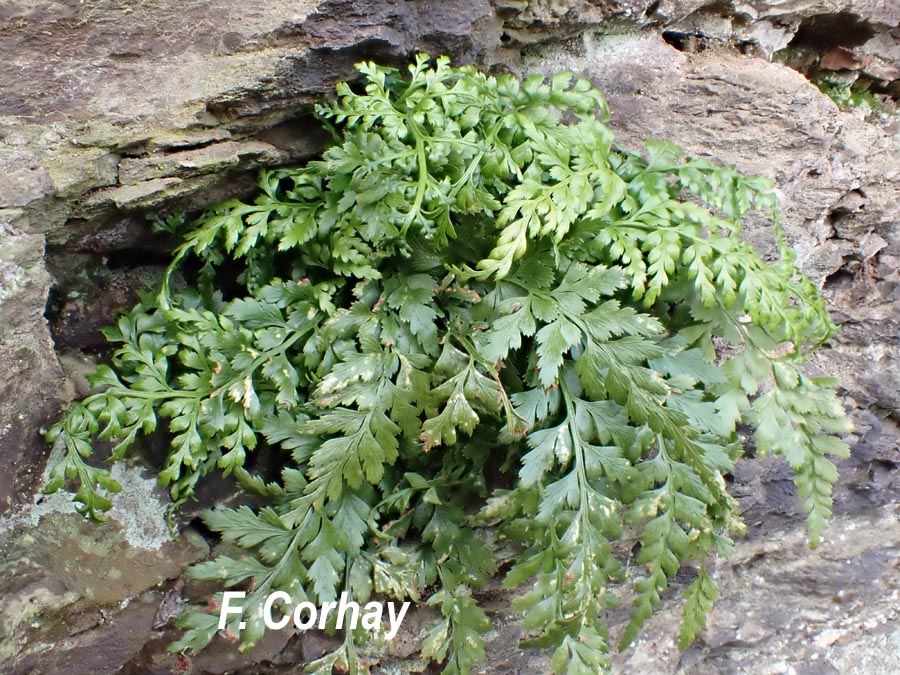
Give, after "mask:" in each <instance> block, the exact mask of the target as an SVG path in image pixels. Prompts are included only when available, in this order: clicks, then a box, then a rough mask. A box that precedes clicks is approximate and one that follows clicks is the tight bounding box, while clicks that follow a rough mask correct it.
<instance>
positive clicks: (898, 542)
mask: <svg viewBox="0 0 900 675" xmlns="http://www.w3.org/2000/svg"><path fill="white" fill-rule="evenodd" d="M126 4H127V6H126ZM898 24H900V7H898V6H897V4H896V3H895V2H893V1H892V0H835V1H834V2H828V3H825V2H821V1H820V0H777V1H776V0H747V1H745V2H737V1H736V0H726V1H725V2H711V1H709V0H661V1H651V0H590V1H588V0H492V1H491V2H488V0H465V1H463V0H449V1H444V2H436V1H433V0H421V1H417V2H401V1H400V0H363V1H362V2H359V1H356V2H353V1H351V0H330V1H328V2H316V1H315V0H309V1H303V2H296V1H292V2H286V1H284V0H276V1H273V2H267V3H248V2H244V1H243V0H237V1H236V2H232V3H219V4H218V5H214V6H213V5H210V4H209V3H201V2H194V1H193V0H188V1H186V2H182V3H178V4H175V3H169V2H163V1H162V0H150V1H148V2H141V3H116V2H106V1H98V2H91V3H80V2H75V1H69V0H66V1H64V2H44V1H42V0H12V1H10V2H6V3H3V4H2V5H0V55H2V56H0V59H2V61H3V62H4V67H3V68H0V387H2V391H3V392H5V393H7V395H6V396H3V397H0V461H2V462H3V464H4V466H5V467H6V470H5V471H4V472H2V473H0V512H3V511H5V512H6V513H5V514H3V516H2V519H0V531H2V532H4V533H3V534H0V549H2V550H0V588H2V589H3V597H4V600H7V599H9V600H10V602H5V605H4V610H3V611H4V612H5V613H2V614H0V662H2V663H4V664H11V665H9V666H6V665H4V667H7V670H3V668H2V667H0V672H2V673H5V672H14V673H20V672H21V673H26V672H46V673H51V672H53V673H56V672H59V673H71V674H77V673H102V672H115V671H117V670H119V672H125V673H133V674H135V675H137V674H140V675H144V674H146V673H168V672H171V671H172V669H173V668H176V667H179V664H178V662H177V660H176V659H175V657H173V656H169V655H167V654H166V653H165V646H166V644H167V643H168V642H169V641H170V640H171V639H172V638H173V637H174V636H175V635H176V631H175V629H173V628H172V627H171V623H170V619H171V618H172V616H174V615H175V614H177V611H178V609H179V608H180V607H181V606H182V605H183V604H184V602H186V601H187V600H192V601H202V600H203V598H208V597H209V596H210V595H211V594H212V592H213V590H214V589H211V588H209V587H203V586H198V585H196V584H195V585H192V584H187V585H186V584H185V583H184V582H183V581H176V579H177V578H178V577H179V576H180V574H181V568H182V566H183V565H184V564H186V563H188V562H190V561H193V560H196V559H199V558H201V557H202V556H204V555H205V554H206V553H205V552H206V548H205V544H204V543H203V542H202V541H200V540H199V539H198V538H196V537H194V535H188V536H186V537H183V538H182V539H181V540H180V541H179V542H178V543H166V544H162V543H161V542H159V543H158V545H159V546H163V548H162V549H154V548H153V547H152V546H151V547H150V549H151V550H148V548H147V542H148V541H156V540H158V538H159V537H158V534H159V533H158V532H156V533H155V534H154V532H155V531H154V530H153V528H150V530H144V529H142V528H141V526H140V524H141V521H140V519H138V520H137V521H136V520H135V518H134V517H132V518H131V519H130V520H129V518H128V517H127V516H125V515H123V517H122V519H120V521H118V522H113V523H111V524H110V525H108V526H104V528H105V529H102V530H97V529H95V528H92V526H89V525H87V524H83V523H79V520H78V518H77V517H76V516H74V515H71V514H70V515H63V514H61V513H57V512H55V509H57V503H56V502H46V501H45V502H42V503H41V504H38V505H36V506H35V504H34V502H35V500H37V499H39V498H37V497H35V496H34V492H35V490H36V489H37V488H38V487H39V484H40V482H41V474H42V472H43V470H44V466H45V464H46V460H47V455H48V453H49V448H47V447H46V446H45V444H44V443H43V441H42V440H41V439H40V437H39V434H38V429H39V428H40V427H41V426H43V425H47V424H49V423H50V422H51V421H52V420H53V419H55V417H56V415H57V414H58V410H59V406H60V404H61V403H63V402H64V401H66V400H69V399H71V398H73V397H74V396H76V395H81V394H83V393H84V392H85V391H86V387H87V383H86V381H85V380H84V373H85V372H86V371H88V370H90V366H91V364H92V362H93V361H95V360H96V359H97V358H102V357H103V353H104V352H103V350H104V347H103V341H102V339H100V338H98V333H97V331H98V329H99V328H100V327H101V326H103V325H105V324H107V323H109V321H110V320H111V319H112V318H113V317H114V315H115V312H116V311H117V310H118V309H120V308H123V307H126V306H129V305H131V304H132V303H133V301H134V298H135V293H136V291H137V290H138V289H140V288H144V287H147V286H151V285H152V284H153V283H155V281H156V280H157V279H158V275H159V273H160V269H161V268H162V266H163V265H164V264H165V262H166V259H167V256H168V251H169V250H170V249H171V247H172V245H173V242H171V241H169V240H166V239H165V238H163V237H162V236H161V235H157V234H154V233H153V232H152V231H151V230H150V228H149V227H148V225H147V219H146V215H147V213H148V212H161V213H163V214H166V213H169V212H171V211H174V210H177V209H186V210H188V211H189V212H195V211H197V210H198V209H200V208H202V207H203V206H204V205H206V204H209V203H211V202H215V201H217V200H220V199H222V198H225V197H230V196H245V195H247V194H249V193H250V192H252V189H253V184H254V176H255V172H256V170H257V169H258V168H259V167H261V166H273V165H278V164H288V163H296V162H302V161H305V160H306V159H308V158H309V157H311V156H313V155H314V154H315V153H316V152H317V150H318V148H319V147H321V144H322V142H323V135H322V134H321V132H319V131H318V130H317V129H316V128H315V124H314V123H313V122H311V121H310V119H309V117H308V114H307V113H308V111H309V109H310V107H311V105H312V104H313V103H314V102H315V101H317V100H319V99H320V97H322V96H324V95H328V94H329V93H330V92H331V91H332V89H333V85H334V83H335V82H337V81H339V80H341V79H344V78H347V77H350V76H352V74H353V71H352V65H353V63H354V62H356V61H359V60H362V59H375V60H380V61H385V62H391V63H402V62H404V61H406V60H407V59H408V57H409V56H410V55H411V54H412V53H413V52H414V51H416V50H425V51H428V52H431V53H434V54H437V53H448V54H450V55H451V56H452V57H453V58H454V59H455V60H456V61H457V62H473V63H477V64H479V65H481V66H482V67H484V68H495V69H497V70H509V71H513V72H517V73H520V74H524V73H532V72H543V73H550V72H554V71H557V70H560V69H570V70H574V71H577V72H578V73H580V74H583V75H585V76H587V77H589V78H591V79H592V80H593V81H594V82H595V84H597V85H598V86H599V87H600V88H601V89H602V90H603V91H604V92H605V94H606V96H607V98H608V99H609V103H610V108H611V110H612V115H613V116H612V119H611V121H610V124H611V126H612V128H613V130H614V131H615V134H616V137H617V139H618V141H619V142H620V143H621V144H623V145H625V146H627V147H629V148H633V149H637V148H639V147H640V145H641V143H642V142H643V140H644V139H646V138H664V139H670V140H673V141H675V142H677V143H679V144H680V145H682V146H683V147H685V148H686V150H687V151H688V153H689V154H692V155H695V156H703V157H709V158H711V159H714V160H716V161H720V162H723V163H728V164H732V165H734V166H736V167H737V168H738V169H740V170H741V171H744V172H747V173H760V174H765V175H768V176H770V177H772V178H773V179H774V180H775V182H776V184H777V186H778V189H779V190H780V191H781V193H782V194H783V197H784V199H783V203H782V209H783V221H784V226H785V229H786V231H787V234H788V237H789V239H790V240H791V242H792V243H793V244H794V245H795V246H796V248H797V249H798V253H799V260H800V262H801V264H802V266H803V268H804V269H805V270H806V271H807V273H808V274H809V275H810V276H811V277H812V278H813V279H814V280H816V282H817V283H818V284H819V285H820V286H821V287H822V289H823V292H824V293H825V294H826V297H827V298H828V300H829V304H830V307H831V309H832V312H833V315H834V317H835V319H836V320H837V321H838V322H839V323H840V324H842V326H843V330H842V332H841V333H840V335H839V336H837V338H836V339H835V340H833V342H832V344H831V345H830V346H829V349H826V350H824V351H823V352H822V353H821V354H819V355H817V356H816V357H815V359H814V361H813V362H812V363H811V364H810V367H811V369H812V370H813V371H815V372H816V373H822V374H835V375H837V376H838V377H839V379H840V381H841V383H842V386H843V388H844V393H845V401H846V404H847V405H848V407H849V408H850V409H851V410H853V412H854V418H855V421H856V427H857V429H856V434H855V436H854V447H853V456H852V457H851V458H850V459H849V460H847V461H846V462H844V463H843V465H842V466H841V467H840V468H841V475H842V481H841V483H840V484H839V487H838V489H837V491H836V506H835V512H836V517H835V521H834V523H833V525H832V528H831V530H830V535H831V540H830V541H829V542H828V543H827V544H826V545H824V546H823V547H822V549H820V550H819V551H816V552H810V551H808V549H806V547H805V543H804V522H803V521H804V519H803V517H802V514H801V513H800V510H799V503H798V501H797V499H796V496H795V494H794V491H793V486H792V483H791V478H790V473H789V471H788V470H787V469H786V468H785V466H784V465H783V464H782V463H781V462H779V461H776V460H775V459H770V458H765V459H761V460H748V461H745V462H743V463H742V464H741V465H740V468H739V471H738V472H737V475H736V476H735V479H734V480H735V482H734V486H733V493H734V494H735V496H736V497H737V498H738V499H739V500H740V502H741V504H742V507H743V508H744V510H745V513H746V520H747V523H748V526H749V527H748V530H749V532H748V536H747V538H746V540H744V541H741V542H739V544H738V547H737V550H736V552H735V554H734V556H733V557H732V558H731V559H729V560H721V561H718V562H717V565H716V569H715V575H716V577H717V578H718V580H719V584H720V587H721V588H722V597H721V599H720V601H719V604H718V605H717V607H716V609H715V610H714V613H713V615H712V616H711V617H710V625H709V628H708V629H707V630H706V631H705V632H704V634H703V636H702V639H701V640H700V641H698V643H697V644H696V645H695V646H693V647H692V648H691V649H689V650H688V651H687V652H684V653H679V652H678V650H677V649H676V648H675V644H674V637H675V635H676V634H677V626H678V623H679V620H680V619H679V612H680V604H679V602H678V601H677V595H678V590H679V589H678V588H673V589H671V590H670V592H669V595H668V596H667V597H668V598H669V599H668V600H666V601H665V602H664V604H663V606H662V608H661V611H660V613H659V614H658V615H657V616H656V617H654V618H653V619H652V620H651V622H650V624H649V626H648V630H646V631H645V633H644V634H643V635H644V637H643V638H642V641H641V642H640V643H639V644H637V645H636V646H635V647H634V648H633V650H631V651H629V652H627V653H625V654H623V655H619V656H618V657H616V661H615V669H616V672H621V673H633V672H641V673H660V674H662V673H667V674H668V673H691V674H693V673H697V674H700V673H704V674H706V673H723V674H725V673H754V674H756V673H797V674H803V673H809V674H816V675H818V674H819V673H859V674H860V675H863V674H865V675H869V674H880V673H884V674H888V673H891V674H893V673H896V672H900V662H898V661H897V654H898V653H900V623H898V620H897V615H896V612H897V609H896V607H897V597H898V593H900V569H898V559H900V555H898V554H900V530H898V523H900V512H898V508H900V507H898V504H900V472H898V470H897V465H898V457H900V455H898V439H900V428H898V422H900V363H898V360H900V337H898V336H900V291H898V288H900V286H898V283H900V272H898V270H900V164H898V161H897V158H898V156H900V122H898V119H900V118H898V117H896V116H894V117H891V116H890V115H888V116H886V117H885V118H883V119H880V120H876V119H872V118H868V119H867V118H865V117H864V116H863V115H862V114H860V113H858V112H856V113H855V112H842V111H841V110H839V109H838V108H837V107H836V106H835V105H834V103H833V102H832V101H831V100H829V99H828V98H827V97H826V96H824V95H823V94H821V93H820V91H819V90H818V89H817V88H816V87H814V86H813V85H812V84H810V82H809V81H808V80H807V78H806V77H804V74H806V75H810V76H815V77H819V76H822V75H823V74H825V75H827V76H828V77H833V78H837V79H838V80H839V81H841V82H845V83H847V84H848V85H849V84H853V86H857V87H867V88H868V90H869V91H872V92H875V93H876V94H877V95H879V96H887V97H890V96H893V97H894V98H896V97H897V95H898V93H900V92H898V68H900V29H898ZM773 59H774V60H776V61H781V62H783V63H776V62H773ZM798 71H799V72H798ZM748 236H749V237H751V239H752V240H753V241H754V243H756V244H757V245H758V246H760V247H762V248H763V249H764V250H765V249H766V248H767V247H771V233H770V232H767V231H766V230H764V229H762V228H759V227H754V226H753V224H752V223H751V226H750V228H749V231H748ZM48 317H49V318H48ZM131 470H132V469H129V471H131ZM143 480H144V479H140V480H137V479H136V481H135V482H134V486H135V490H134V491H133V497H134V498H133V499H132V501H131V503H133V504H142V505H143V506H142V507H141V508H142V509H143V510H141V511H139V512H138V513H142V514H144V516H142V517H143V518H144V521H143V522H145V523H150V522H155V523H157V524H159V519H160V518H161V510H162V509H164V504H165V497H164V495H162V494H161V493H158V492H152V490H151V489H150V488H149V487H147V485H145V482H141V481H143ZM232 494H233V493H232V491H231V488H229V487H228V486H227V485H224V484H223V485H217V486H213V487H212V488H211V489H210V491H209V497H208V499H209V501H212V500H216V501H222V500H228V499H230V498H231V497H232ZM127 501H128V500H127V499H126V502H127ZM126 502H123V503H122V504H121V505H120V510H121V511H122V514H125V513H126V512H129V513H132V514H133V513H134V511H133V510H132V511H128V510H127V509H126V506H127V504H126ZM60 508H61V507H60ZM36 514H42V519H41V520H40V521H38V520H36V517H37V516H36ZM154 537H156V539H154ZM29 542H32V543H29ZM67 560H69V561H70V562H69V563H66V561H67ZM66 564H69V567H66ZM72 565H75V567H72ZM86 571H87V572H88V573H87V574H85V572H86ZM676 586H677V584H676ZM509 599H510V595H509V593H508V592H506V591H502V590H501V589H500V588H499V584H498V586H497V588H491V589H488V590H487V592H486V593H485V595H484V597H483V602H484V604H485V606H486V607H488V608H489V609H490V610H491V611H492V612H494V618H495V628H494V629H493V630H492V632H491V633H489V634H488V635H487V636H486V639H487V651H488V655H489V660H488V662H487V663H486V664H485V665H484V666H483V670H482V672H484V673H516V672H519V673H533V672H546V670H547V660H546V659H547V655H546V654H542V653H537V652H523V651H521V650H519V649H518V648H517V647H516V644H517V640H518V638H519V636H520V635H521V627H520V623H519V619H520V618H519V617H517V616H515V615H514V614H512V613H510V611H509V609H508V607H509ZM11 606H14V607H13V609H12V610H10V609H8V608H9V607H11ZM10 612H12V613H10ZM431 618H432V617H430V615H429V614H428V611H427V610H426V609H422V610H420V611H418V612H417V613H415V615H414V616H413V617H412V618H410V619H409V620H408V623H407V624H405V626H404V630H403V632H402V633H401V635H400V636H399V637H398V641H397V645H396V648H395V652H394V654H393V656H391V657H390V658H388V659H384V660H383V661H382V662H381V663H380V664H379V665H377V666H376V672H381V673H385V674H386V673H406V672H421V671H422V669H423V668H425V664H423V663H420V662H419V661H417V660H416V659H415V657H414V654H415V647H416V644H417V642H418V640H419V639H420V638H421V634H420V633H421V631H422V630H423V629H424V626H426V625H427V622H428V621H429V620H431ZM624 620H625V613H624V611H623V612H622V613H620V614H615V615H614V616H613V617H612V626H613V631H616V630H617V628H621V626H622V624H623V623H624ZM328 641H329V638H327V636H320V635H312V634H310V635H305V636H302V637H300V636H290V635H288V634H273V635H271V636H270V637H267V638H266V640H265V641H264V642H263V643H262V644H260V645H259V646H258V647H257V648H256V649H254V650H253V651H252V652H250V653H248V654H243V655H238V654H237V653H236V652H234V651H233V649H232V648H231V645H229V644H228V643H227V642H226V641H225V640H222V641H221V642H219V643H217V644H215V645H214V646H213V647H212V648H211V649H210V650H208V651H207V652H206V653H205V654H204V655H202V656H201V657H198V658H197V659H196V660H195V662H194V672H195V673H224V672H243V673H269V672H272V673H275V672H287V671H289V670H290V669H291V668H293V667H294V664H295V663H296V662H297V661H298V660H300V659H304V658H307V659H308V658H313V657H315V656H316V655H317V654H319V653H321V652H322V651H323V650H325V649H327V647H328Z"/></svg>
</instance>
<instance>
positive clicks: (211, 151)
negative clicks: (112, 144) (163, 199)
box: [113, 141, 285, 201]
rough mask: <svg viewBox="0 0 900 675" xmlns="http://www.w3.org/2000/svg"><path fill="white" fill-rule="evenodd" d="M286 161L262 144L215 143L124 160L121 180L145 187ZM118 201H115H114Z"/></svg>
mask: <svg viewBox="0 0 900 675" xmlns="http://www.w3.org/2000/svg"><path fill="white" fill-rule="evenodd" d="M284 160H285V158H284V156H283V155H281V154H280V153H279V152H278V151H277V150H276V149H275V148H274V147H272V146H271V145H268V144H266V143H260V142H258V141H244V142H240V143H234V142H230V141H227V142H225V143H215V144H213V145H208V146H205V147H203V148H199V149H197V150H183V151H181V152H173V153H168V154H165V155H157V156H151V157H148V158H146V159H131V158H127V159H123V160H122V161H121V163H120V164H119V180H120V181H121V182H122V183H125V184H134V183H143V184H146V183H144V181H152V180H155V179H157V178H166V177H169V176H196V175H201V174H205V173H212V172H216V171H227V170H228V169H231V168H233V167H236V166H238V165H240V166H241V168H243V169H251V168H253V167H256V166H260V165H262V164H269V165H272V164H277V163H279V162H284ZM113 201H115V199H113Z"/></svg>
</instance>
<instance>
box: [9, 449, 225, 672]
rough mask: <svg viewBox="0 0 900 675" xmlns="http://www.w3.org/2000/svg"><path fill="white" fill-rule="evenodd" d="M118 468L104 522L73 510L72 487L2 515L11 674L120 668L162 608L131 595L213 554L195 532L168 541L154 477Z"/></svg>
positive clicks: (162, 500) (161, 499)
mask: <svg viewBox="0 0 900 675" xmlns="http://www.w3.org/2000/svg"><path fill="white" fill-rule="evenodd" d="M113 474H114V476H115V478H116V479H117V480H118V481H119V482H120V483H121V484H122V486H123V491H122V492H121V493H119V495H117V500H116V506H115V508H114V509H113V510H112V511H111V512H110V515H111V520H110V521H109V522H107V523H105V524H103V525H96V524H94V523H90V522H88V521H86V520H85V519H84V518H83V517H82V516H80V515H78V514H75V513H72V512H71V506H70V503H69V500H70V499H71V495H67V494H65V493H57V494H55V495H51V496H44V497H40V498H38V499H36V500H35V504H33V505H32V506H30V507H29V508H27V509H24V510H20V511H19V512H18V513H17V514H16V515H14V516H11V517H8V518H6V519H4V520H3V521H0V589H2V592H3V598H4V604H3V607H2V608H0V660H3V661H5V663H6V665H7V666H8V667H9V668H10V670H9V671H4V672H23V673H24V672H34V670H35V669H37V670H39V671H40V672H54V673H55V672H60V673H62V672H66V673H69V674H71V675H75V674H77V673H84V674H85V675H87V674H88V673H91V674H93V673H98V672H113V671H115V670H116V669H117V668H119V666H120V665H121V663H123V662H124V661H125V660H127V659H129V658H131V657H132V656H134V655H135V654H136V653H137V652H138V651H139V650H140V647H141V645H142V644H143V642H145V641H146V640H147V639H149V635H148V629H149V627H150V622H151V621H152V619H153V612H154V611H155V608H156V607H157V606H158V604H159V598H156V599H155V600H154V598H153V597H152V596H144V597H142V598H141V599H139V600H138V602H137V603H136V605H135V607H134V608H132V609H131V610H130V611H129V610H127V609H126V608H128V607H130V606H131V601H132V599H134V598H136V597H137V596H139V595H140V594H142V593H145V592H146V591H149V590H150V589H152V588H154V587H155V586H156V585H157V584H160V583H161V582H163V581H165V580H166V579H169V578H175V577H177V576H179V575H180V574H181V572H182V569H183V567H184V566H185V565H187V564H189V563H191V562H194V561H195V560H197V559H199V558H202V557H203V556H204V555H206V552H207V550H208V549H207V546H206V544H205V542H204V541H203V539H202V538H201V537H200V536H199V535H197V534H196V533H195V532H193V531H192V530H190V529H185V530H183V531H182V532H181V536H180V537H179V538H178V539H177V540H171V539H170V534H169V530H168V527H167V524H166V503H165V500H166V497H165V494H164V492H163V491H162V490H160V489H159V488H158V487H157V486H156V481H155V480H153V479H148V478H145V477H143V476H142V475H141V472H140V471H139V470H138V469H131V468H127V467H124V466H121V465H120V466H116V467H115V468H114V470H113ZM154 602H155V604H154ZM151 607H152V608H151ZM122 610H126V611H125V612H122ZM76 633H77V635H78V639H77V640H74V641H70V640H67V638H68V637H69V636H70V635H74V634H76ZM123 640H124V642H123ZM63 641H65V642H63ZM97 650H100V653H96V652H97ZM89 654H92V656H90V657H89V656H88V655H89Z"/></svg>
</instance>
